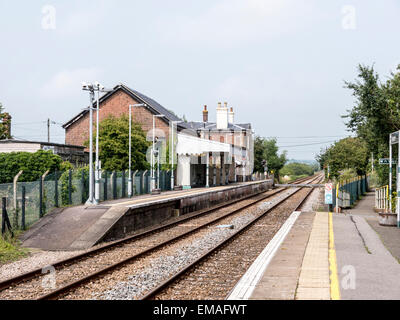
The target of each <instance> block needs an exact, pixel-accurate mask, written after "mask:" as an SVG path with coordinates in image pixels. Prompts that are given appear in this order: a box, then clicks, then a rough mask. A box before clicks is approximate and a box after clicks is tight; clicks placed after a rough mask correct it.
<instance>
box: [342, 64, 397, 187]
mask: <svg viewBox="0 0 400 320" xmlns="http://www.w3.org/2000/svg"><path fill="white" fill-rule="evenodd" d="M358 70H359V74H358V79H356V81H354V82H345V87H346V88H348V89H350V90H352V91H353V96H354V97H355V98H356V101H355V102H356V103H355V105H354V106H353V108H352V109H350V110H348V114H347V115H344V116H343V118H346V119H347V123H346V125H347V127H348V129H349V130H350V131H352V132H355V133H356V134H357V136H358V137H360V138H361V139H363V140H364V141H365V142H366V147H367V150H368V153H369V154H371V153H373V154H374V156H375V159H378V158H380V157H388V155H389V154H388V153H389V143H388V140H389V134H390V133H392V132H394V131H398V130H399V129H400V108H399V106H400V73H399V70H400V66H398V67H397V73H391V75H390V77H389V79H388V80H387V81H386V82H385V83H383V84H382V83H380V81H379V75H378V74H377V73H376V72H375V71H374V68H373V66H372V67H368V66H363V65H359V66H358ZM375 167H376V168H377V170H376V171H377V173H378V175H379V178H380V181H381V183H382V184H386V183H387V181H388V169H387V168H386V167H383V166H375Z"/></svg>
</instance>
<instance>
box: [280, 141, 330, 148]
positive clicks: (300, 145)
mask: <svg viewBox="0 0 400 320" xmlns="http://www.w3.org/2000/svg"><path fill="white" fill-rule="evenodd" d="M332 142H335V140H331V141H324V142H314V143H305V144H297V145H289V146H278V147H279V148H291V147H303V146H311V145H316V144H326V143H332Z"/></svg>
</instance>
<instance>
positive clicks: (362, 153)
mask: <svg viewBox="0 0 400 320" xmlns="http://www.w3.org/2000/svg"><path fill="white" fill-rule="evenodd" d="M317 161H318V162H319V163H320V164H321V165H322V166H323V167H324V168H325V169H326V168H327V166H328V165H329V168H330V175H331V176H332V177H335V178H339V176H340V171H341V170H344V169H354V170H355V172H356V173H357V175H363V174H365V173H366V172H367V166H368V149H367V145H366V142H365V141H364V140H363V139H361V138H352V137H349V138H344V139H341V140H339V141H338V142H335V143H334V144H333V145H332V146H331V147H329V148H327V149H326V150H325V151H323V152H322V153H321V154H319V155H318V156H317Z"/></svg>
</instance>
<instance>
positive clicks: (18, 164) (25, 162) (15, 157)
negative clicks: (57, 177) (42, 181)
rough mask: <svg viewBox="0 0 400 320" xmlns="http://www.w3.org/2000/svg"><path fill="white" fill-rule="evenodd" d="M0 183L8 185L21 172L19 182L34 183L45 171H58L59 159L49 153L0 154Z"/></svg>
mask: <svg viewBox="0 0 400 320" xmlns="http://www.w3.org/2000/svg"><path fill="white" fill-rule="evenodd" d="M0 163H1V166H0V183H10V182H12V181H13V179H14V176H15V175H16V174H17V173H18V172H19V171H20V170H23V171H24V172H23V173H22V175H21V177H20V178H19V181H36V180H38V179H39V178H40V177H41V175H43V173H45V172H46V170H50V172H52V171H55V170H60V167H61V163H62V160H61V157H60V156H58V155H55V154H53V153H52V152H51V151H44V150H39V151H36V152H35V153H30V152H11V153H0Z"/></svg>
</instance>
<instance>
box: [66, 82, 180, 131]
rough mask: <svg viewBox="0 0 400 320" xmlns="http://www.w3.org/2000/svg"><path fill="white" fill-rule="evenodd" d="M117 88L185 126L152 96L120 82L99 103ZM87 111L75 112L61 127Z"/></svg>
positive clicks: (169, 119)
mask: <svg viewBox="0 0 400 320" xmlns="http://www.w3.org/2000/svg"><path fill="white" fill-rule="evenodd" d="M118 90H123V91H124V92H125V93H127V94H128V95H130V96H131V97H132V98H134V99H135V100H136V101H138V102H139V103H145V104H146V107H147V108H149V109H150V110H151V111H152V112H153V113H155V114H163V115H164V116H165V118H166V119H167V120H168V121H180V122H181V123H178V126H180V127H183V128H185V126H184V125H182V123H184V122H183V121H182V119H180V118H179V117H178V116H176V115H175V114H173V113H172V112H171V111H169V110H168V109H166V108H164V107H163V106H162V105H161V104H159V103H158V102H157V101H155V100H153V99H152V98H149V97H148V96H146V95H144V94H143V93H140V92H138V91H136V90H133V89H131V88H129V87H128V86H126V85H124V84H122V83H120V84H118V85H117V86H115V87H114V88H113V90H112V91H110V92H107V93H106V94H104V95H103V96H101V97H100V103H102V102H103V101H105V100H106V99H108V98H109V97H110V96H112V95H113V94H114V93H116V92H117V91H118ZM88 112H89V110H86V109H85V110H83V111H81V112H80V113H79V114H77V115H76V116H75V117H73V118H72V119H71V120H69V121H68V122H66V123H65V124H63V126H62V127H63V128H64V129H66V128H68V127H69V126H70V125H71V124H72V123H74V122H75V121H77V120H79V119H80V118H82V117H83V116H84V115H85V114H86V113H88Z"/></svg>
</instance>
